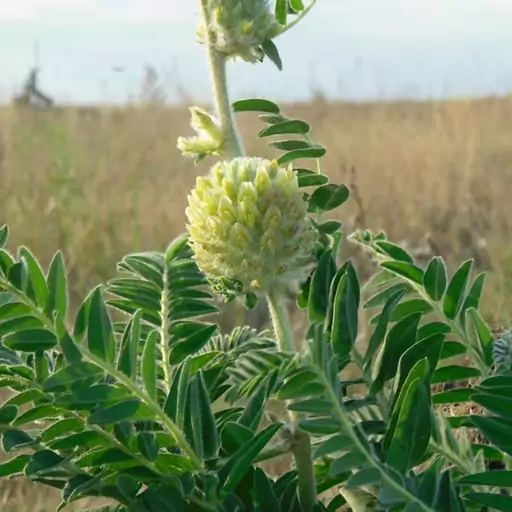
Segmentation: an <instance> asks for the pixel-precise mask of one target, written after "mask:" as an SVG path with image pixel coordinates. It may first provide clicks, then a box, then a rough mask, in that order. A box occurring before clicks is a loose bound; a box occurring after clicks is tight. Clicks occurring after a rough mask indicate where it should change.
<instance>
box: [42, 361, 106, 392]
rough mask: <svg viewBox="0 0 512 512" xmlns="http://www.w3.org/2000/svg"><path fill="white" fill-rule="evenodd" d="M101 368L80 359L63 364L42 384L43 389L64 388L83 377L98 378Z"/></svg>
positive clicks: (83, 378) (100, 374) (54, 389)
mask: <svg viewBox="0 0 512 512" xmlns="http://www.w3.org/2000/svg"><path fill="white" fill-rule="evenodd" d="M103 373H104V372H103V370H102V369H101V368H100V367H99V366H96V365H95V364H93V363H89V362H87V361H82V362H80V363H76V364H70V365H69V366H65V367H64V368H62V369H60V370H59V371H57V372H55V373H54V374H53V375H52V376H51V377H50V378H49V379H48V380H47V381H46V382H45V383H44V384H43V391H56V390H64V389H66V388H68V387H70V386H71V384H73V383H75V382H78V381H81V380H85V379H91V378H93V379H99V378H100V377H101V376H102V375H103Z"/></svg>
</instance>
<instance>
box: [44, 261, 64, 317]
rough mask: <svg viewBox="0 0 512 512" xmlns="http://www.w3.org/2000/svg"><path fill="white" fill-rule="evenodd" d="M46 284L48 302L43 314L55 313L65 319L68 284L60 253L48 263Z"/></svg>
mask: <svg viewBox="0 0 512 512" xmlns="http://www.w3.org/2000/svg"><path fill="white" fill-rule="evenodd" d="M46 282H47V286H48V300H47V302H46V306H45V308H44V310H45V313H46V314H47V315H48V316H51V314H52V313H53V312H56V313H59V314H60V316H61V317H62V318H66V313H67V310H68V284H67V277H66V268H65V264H64V257H63V255H62V252H61V251H58V252H56V253H55V255H54V257H53V259H52V261H51V263H50V267H49V269H48V274H47V276H46Z"/></svg>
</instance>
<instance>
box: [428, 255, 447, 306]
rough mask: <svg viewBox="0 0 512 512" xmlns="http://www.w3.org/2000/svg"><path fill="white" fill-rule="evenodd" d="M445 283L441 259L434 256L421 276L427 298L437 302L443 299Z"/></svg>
mask: <svg viewBox="0 0 512 512" xmlns="http://www.w3.org/2000/svg"><path fill="white" fill-rule="evenodd" d="M447 281H448V277H447V272H446V265H445V263H444V261H443V258H441V257H440V256H435V257H434V258H432V259H431V260H430V263H429V264H428V267H427V270H426V271H425V274H424V275H423V287H424V288H425V291H426V292H427V293H428V295H429V297H430V298H431V299H432V300H435V301H436V302H437V301H439V300H441V299H442V298H443V295H444V292H445V291H446V283H447Z"/></svg>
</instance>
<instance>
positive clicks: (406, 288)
mask: <svg viewBox="0 0 512 512" xmlns="http://www.w3.org/2000/svg"><path fill="white" fill-rule="evenodd" d="M393 279H395V277H394V276H393ZM411 290H412V286H411V285H410V284H409V283H403V282H400V283H396V284H393V285H392V286H389V287H386V288H384V289H383V290H381V291H379V292H378V293H376V294H375V295H374V296H373V297H370V298H369V299H368V300H367V301H366V302H365V303H364V305H363V309H370V308H375V307H378V306H381V305H383V304H386V302H387V301H389V300H390V299H391V297H395V296H396V295H397V293H399V292H401V297H404V296H406V295H407V294H408V293H409V292H410V291H411ZM401 297H400V298H401Z"/></svg>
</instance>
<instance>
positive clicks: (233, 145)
mask: <svg viewBox="0 0 512 512" xmlns="http://www.w3.org/2000/svg"><path fill="white" fill-rule="evenodd" d="M201 7H202V14H203V18H204V22H205V34H204V37H205V43H206V50H207V56H208V63H209V66H210V77H211V81H212V88H213V97H214V101H215V107H216V109H217V115H218V118H219V121H220V124H221V129H222V132H223V134H224V152H225V153H226V156H227V157H228V158H236V157H240V156H244V149H243V146H242V142H241V140H240V136H239V134H238V129H237V126H236V122H235V118H234V116H233V108H232V107H231V102H230V100H229V91H228V81H227V76H226V57H225V55H223V54H222V53H220V52H218V51H217V50H216V48H215V46H214V45H213V43H212V33H211V30H210V12H209V10H208V1H207V0H201Z"/></svg>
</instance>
